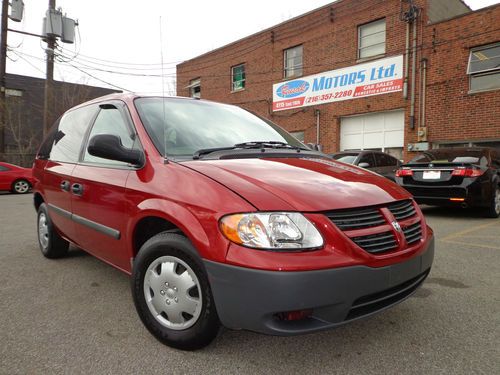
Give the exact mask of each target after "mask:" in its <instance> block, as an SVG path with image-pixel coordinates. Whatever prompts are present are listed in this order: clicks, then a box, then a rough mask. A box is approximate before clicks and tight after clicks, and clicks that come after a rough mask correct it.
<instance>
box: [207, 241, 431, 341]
mask: <svg viewBox="0 0 500 375" xmlns="http://www.w3.org/2000/svg"><path fill="white" fill-rule="evenodd" d="M433 258H434V239H431V240H430V241H429V242H428V246H427V249H426V250H425V252H423V253H422V254H420V255H419V256H416V257H413V258H411V259H409V260H408V261H405V262H401V263H397V264H393V265H390V266H386V267H380V268H370V267H365V266H353V267H345V268H337V269H327V270H317V271H303V272H274V271H263V270H255V269H249V268H243V267H235V266H230V265H227V264H222V263H216V262H211V261H207V260H204V263H205V267H206V270H207V272H208V276H209V280H210V285H211V287H212V292H213V295H214V299H215V304H216V307H217V312H218V314H219V318H220V320H221V322H222V323H223V324H224V325H225V326H226V327H228V328H232V329H247V330H251V331H256V332H262V333H268V334H274V335H293V334H300V333H308V332H313V331H319V330H322V329H326V328H331V327H335V326H338V325H341V324H344V323H346V322H348V321H352V320H354V319H358V318H361V317H364V316H368V315H371V314H374V313H376V312H378V311H382V310H384V309H386V308H388V307H390V306H393V305H395V304H397V303H399V302H401V301H403V300H404V299H406V298H407V297H409V296H410V295H411V294H413V292H414V291H415V290H416V289H417V288H418V287H419V286H420V285H421V283H422V282H423V281H424V279H425V277H426V276H427V274H428V272H429V270H430V268H431V266H432V261H433ZM304 309H313V314H312V317H311V318H309V319H305V320H301V321H283V320H279V319H277V318H276V314H277V313H280V312H287V311H296V310H304Z"/></svg>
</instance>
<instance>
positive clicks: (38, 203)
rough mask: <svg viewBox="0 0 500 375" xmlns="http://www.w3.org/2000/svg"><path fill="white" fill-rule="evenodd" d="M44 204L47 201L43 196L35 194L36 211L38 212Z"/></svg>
mask: <svg viewBox="0 0 500 375" xmlns="http://www.w3.org/2000/svg"><path fill="white" fill-rule="evenodd" d="M42 203H45V200H44V199H43V197H42V194H40V193H38V192H36V193H35V194H33V204H34V205H35V210H36V211H38V209H39V208H40V206H41V205H42Z"/></svg>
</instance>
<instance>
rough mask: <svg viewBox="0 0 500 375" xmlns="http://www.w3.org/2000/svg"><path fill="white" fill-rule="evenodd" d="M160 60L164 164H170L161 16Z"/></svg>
mask: <svg viewBox="0 0 500 375" xmlns="http://www.w3.org/2000/svg"><path fill="white" fill-rule="evenodd" d="M160 59H161V101H162V106H163V163H164V164H168V158H167V127H166V122H167V121H166V120H167V118H166V116H165V73H164V66H163V31H162V22H161V16H160Z"/></svg>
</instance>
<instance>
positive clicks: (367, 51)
mask: <svg viewBox="0 0 500 375" xmlns="http://www.w3.org/2000/svg"><path fill="white" fill-rule="evenodd" d="M383 54H385V19H381V20H378V21H374V22H370V23H367V24H364V25H361V26H359V27H358V59H366V58H368V57H373V56H379V55H383Z"/></svg>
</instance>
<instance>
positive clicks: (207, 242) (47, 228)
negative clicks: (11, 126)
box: [34, 94, 434, 350]
mask: <svg viewBox="0 0 500 375" xmlns="http://www.w3.org/2000/svg"><path fill="white" fill-rule="evenodd" d="M34 171H35V176H36V177H37V179H38V180H39V181H38V182H37V183H36V184H35V188H34V192H35V194H34V203H35V208H36V210H37V213H38V225H37V233H38V239H39V245H40V249H41V251H42V253H43V255H45V256H46V257H47V258H58V257H62V256H64V255H65V254H66V253H67V251H68V245H69V243H73V244H75V245H76V246H78V247H80V248H82V249H84V250H85V251H87V252H89V253H90V254H92V255H94V256H96V257H97V258H99V259H101V260H103V261H104V262H106V263H109V264H110V265H112V266H114V267H116V268H118V269H120V270H122V271H123V272H125V273H127V274H129V275H131V279H132V280H131V289H132V296H133V299H134V303H135V307H136V309H137V312H138V314H139V317H140V318H141V320H142V322H143V323H144V325H145V326H146V328H147V329H148V330H149V331H150V332H151V333H152V334H153V335H154V336H155V337H156V338H157V339H159V340H160V341H162V342H164V343H166V344H167V345H170V346H173V347H176V348H180V349H186V350H192V349H197V348H201V347H203V346H205V345H207V344H209V343H210V342H211V341H212V340H213V338H214V337H215V336H216V334H217V332H218V329H219V326H220V324H223V325H225V326H226V327H228V328H231V329H246V330H251V331H256V332H262V333H267V334H273V335H295V334H303V333H310V332H315V331H320V330H324V329H327V328H333V327H336V326H339V325H341V324H345V323H348V322H351V321H354V320H357V319H360V318H363V317H366V316H369V315H372V314H374V313H377V312H380V311H382V310H384V309H386V308H389V307H391V306H393V305H395V304H397V303H399V302H401V301H403V300H404V299H406V298H408V297H409V296H410V295H412V294H413V293H414V292H415V290H416V289H417V288H418V287H419V286H420V285H422V283H423V282H424V280H425V278H426V277H427V275H428V274H429V272H430V269H431V266H432V260H433V254H434V242H433V232H432V230H431V229H430V228H429V227H428V226H427V224H426V222H425V219H424V217H423V215H422V213H421V211H420V209H419V207H418V205H417V204H416V203H415V202H414V200H413V199H412V198H411V196H410V194H409V193H408V192H406V191H405V190H404V189H402V188H400V187H399V186H397V185H396V184H394V183H392V182H391V181H388V180H387V179H385V178H382V177H379V176H376V175H373V174H372V173H370V172H367V171H365V170H363V169H361V168H358V167H355V166H349V165H346V164H344V163H338V162H336V161H334V160H332V159H331V158H329V157H327V156H326V155H324V154H321V153H319V152H317V151H312V150H310V149H308V148H307V147H305V146H304V145H303V144H302V143H300V142H299V141H297V140H296V139H295V138H293V137H292V136H291V135H289V134H288V133H287V132H286V131H284V130H283V129H281V128H280V127H278V126H277V125H275V124H273V123H271V122H269V121H267V120H265V119H263V118H260V117H257V116H255V115H253V114H251V113H249V112H247V111H245V110H243V109H241V108H238V107H235V106H231V105H225V104H218V103H213V102H209V101H203V100H194V99H188V98H161V97H144V96H137V95H133V94H115V95H112V96H107V97H103V98H99V99H96V100H94V101H91V102H87V103H84V104H82V105H80V106H78V107H75V108H73V109H71V110H69V111H67V112H66V113H65V114H64V115H63V116H62V117H61V118H60V119H59V120H58V121H57V123H56V124H55V126H54V128H53V129H52V131H51V133H50V135H49V136H48V138H47V139H46V140H45V141H44V143H43V145H42V147H41V149H40V151H39V152H38V156H37V159H36V162H35V167H34ZM57 287H58V286H54V288H57ZM63 308H65V307H64V306H61V309H63ZM408 319H412V316H411V314H410V315H409V316H408Z"/></svg>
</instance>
